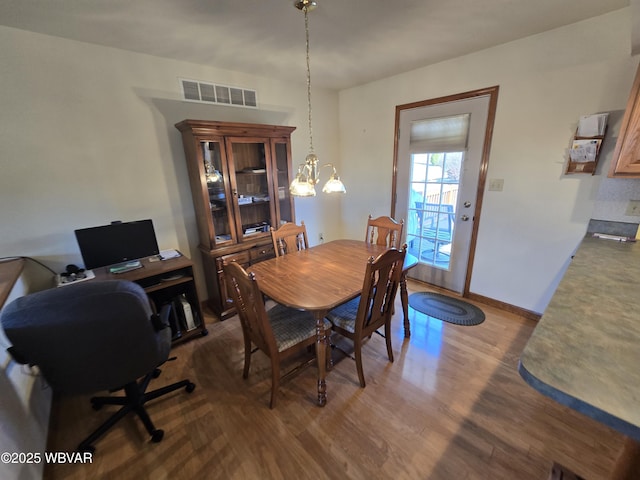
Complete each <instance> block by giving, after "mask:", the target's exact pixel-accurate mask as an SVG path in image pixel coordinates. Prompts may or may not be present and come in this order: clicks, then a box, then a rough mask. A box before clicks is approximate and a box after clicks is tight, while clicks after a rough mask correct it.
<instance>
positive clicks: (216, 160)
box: [176, 120, 295, 319]
mask: <svg viewBox="0 0 640 480" xmlns="http://www.w3.org/2000/svg"><path fill="white" fill-rule="evenodd" d="M176 128H177V129H178V130H180V132H181V133H182V141H183V145H184V151H185V159H186V162H187V168H188V172H189V181H190V184H191V193H192V197H193V204H194V207H195V212H196V221H197V225H198V233H199V242H200V245H199V248H200V251H201V253H202V260H203V267H204V272H205V277H206V280H207V291H208V296H209V300H208V304H209V306H210V307H211V309H212V310H213V311H214V312H215V313H216V314H217V315H218V316H219V317H220V318H221V319H224V318H227V317H228V316H230V315H232V314H233V313H234V310H233V308H232V304H231V298H230V295H229V294H228V292H227V286H226V281H225V278H224V272H223V268H222V267H223V265H224V263H225V262H230V261H236V262H238V263H240V264H241V265H242V266H244V267H247V266H249V265H251V264H252V263H256V262H259V261H261V260H265V259H267V258H271V257H273V256H275V253H274V251H273V245H272V242H271V236H270V230H269V229H270V227H272V226H273V227H274V228H278V226H279V225H281V224H282V223H285V222H294V221H295V215H294V205H293V198H292V197H291V195H290V194H289V183H290V181H291V178H290V176H291V132H293V130H295V127H288V126H276V125H262V124H248V123H229V122H217V121H204V120H183V121H182V122H180V123H178V124H176Z"/></svg>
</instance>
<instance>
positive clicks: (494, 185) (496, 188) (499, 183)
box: [489, 178, 504, 192]
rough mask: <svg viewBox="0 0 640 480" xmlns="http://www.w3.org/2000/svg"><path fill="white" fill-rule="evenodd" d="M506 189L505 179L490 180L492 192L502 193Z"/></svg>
mask: <svg viewBox="0 0 640 480" xmlns="http://www.w3.org/2000/svg"><path fill="white" fill-rule="evenodd" d="M503 187H504V178H491V179H490V180H489V191H490V192H501V191H502V188H503Z"/></svg>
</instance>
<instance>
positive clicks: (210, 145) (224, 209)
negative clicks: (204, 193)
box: [200, 141, 234, 244]
mask: <svg viewBox="0 0 640 480" xmlns="http://www.w3.org/2000/svg"><path fill="white" fill-rule="evenodd" d="M200 150H201V153H202V161H203V167H204V176H205V180H206V184H207V190H208V194H209V209H210V210H211V220H212V222H213V234H214V236H215V243H216V244H219V243H225V242H231V241H232V240H233V233H234V232H232V230H231V225H232V224H233V222H232V220H231V215H230V205H231V204H230V202H229V199H228V192H229V177H228V171H227V168H226V165H224V164H223V162H222V156H223V155H222V152H221V145H220V142H217V141H203V142H200Z"/></svg>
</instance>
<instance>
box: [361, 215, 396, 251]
mask: <svg viewBox="0 0 640 480" xmlns="http://www.w3.org/2000/svg"><path fill="white" fill-rule="evenodd" d="M403 228H404V220H400V222H397V221H396V220H394V219H393V218H391V217H378V218H372V217H371V215H369V218H368V219H367V235H366V237H365V241H366V242H367V243H370V244H376V245H385V246H387V247H394V248H398V247H399V246H400V242H401V241H402V229H403Z"/></svg>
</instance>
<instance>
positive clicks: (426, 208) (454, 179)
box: [407, 152, 464, 270]
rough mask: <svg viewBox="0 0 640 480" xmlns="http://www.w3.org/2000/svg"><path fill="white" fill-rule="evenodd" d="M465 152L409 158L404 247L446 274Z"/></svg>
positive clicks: (440, 153) (430, 154) (421, 155)
mask: <svg viewBox="0 0 640 480" xmlns="http://www.w3.org/2000/svg"><path fill="white" fill-rule="evenodd" d="M463 158H464V152H438V153H416V154H413V155H411V182H410V189H409V199H408V200H409V201H408V206H409V215H408V221H407V245H408V247H409V252H410V253H411V254H413V255H415V256H416V257H418V259H419V261H420V262H421V263H425V264H428V265H431V266H433V267H436V268H441V269H445V270H448V269H449V267H450V260H451V244H452V243H453V235H454V230H455V229H454V218H455V208H456V203H457V200H458V188H459V183H460V171H461V166H462V161H463Z"/></svg>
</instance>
